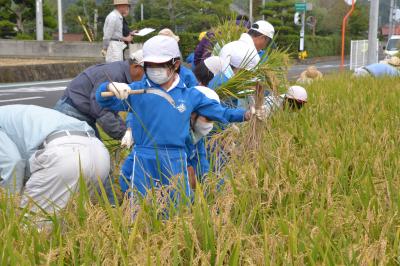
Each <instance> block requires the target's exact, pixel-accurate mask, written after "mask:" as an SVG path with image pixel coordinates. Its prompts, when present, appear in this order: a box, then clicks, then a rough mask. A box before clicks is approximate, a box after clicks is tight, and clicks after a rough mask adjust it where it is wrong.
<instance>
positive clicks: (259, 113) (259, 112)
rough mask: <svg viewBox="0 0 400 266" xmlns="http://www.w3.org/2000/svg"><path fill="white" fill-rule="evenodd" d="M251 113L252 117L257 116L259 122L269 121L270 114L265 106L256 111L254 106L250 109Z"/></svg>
mask: <svg viewBox="0 0 400 266" xmlns="http://www.w3.org/2000/svg"><path fill="white" fill-rule="evenodd" d="M250 113H251V115H252V116H256V118H257V119H258V120H261V121H262V120H265V119H267V117H268V112H267V109H266V107H265V105H263V106H262V107H261V108H259V109H256V108H255V107H254V105H253V106H251V107H250Z"/></svg>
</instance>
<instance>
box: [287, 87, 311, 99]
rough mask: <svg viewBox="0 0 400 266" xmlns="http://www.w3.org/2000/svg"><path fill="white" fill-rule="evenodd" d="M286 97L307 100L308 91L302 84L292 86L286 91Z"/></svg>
mask: <svg viewBox="0 0 400 266" xmlns="http://www.w3.org/2000/svg"><path fill="white" fill-rule="evenodd" d="M286 98H289V99H293V100H297V101H302V102H307V91H306V89H304V88H303V87H301V86H291V87H290V88H289V89H288V91H287V93H286Z"/></svg>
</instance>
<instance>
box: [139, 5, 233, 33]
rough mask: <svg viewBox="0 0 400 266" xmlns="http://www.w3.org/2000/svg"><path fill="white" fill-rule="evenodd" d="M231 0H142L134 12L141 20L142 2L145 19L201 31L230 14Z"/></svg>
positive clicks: (182, 29) (183, 29)
mask: <svg viewBox="0 0 400 266" xmlns="http://www.w3.org/2000/svg"><path fill="white" fill-rule="evenodd" d="M231 2H232V1H231V0H213V1H203V0H141V1H139V3H138V4H137V5H136V7H135V10H134V14H135V19H136V20H137V21H139V20H140V4H143V5H144V18H145V20H149V19H151V20H152V21H153V22H155V21H157V20H159V21H160V24H159V25H158V27H159V28H161V27H165V26H166V25H163V24H161V22H164V21H166V20H167V21H169V23H168V24H169V25H171V27H172V30H175V31H190V32H199V31H202V30H206V29H209V28H210V27H211V26H212V25H213V24H215V23H216V22H218V19H219V18H220V19H223V18H225V17H228V16H229V15H230V9H229V8H227V7H229V5H230V3H231Z"/></svg>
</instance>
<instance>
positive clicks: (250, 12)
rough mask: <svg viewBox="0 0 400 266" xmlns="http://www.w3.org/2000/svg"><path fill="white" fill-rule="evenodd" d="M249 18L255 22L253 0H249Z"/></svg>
mask: <svg viewBox="0 0 400 266" xmlns="http://www.w3.org/2000/svg"><path fill="white" fill-rule="evenodd" d="M249 19H250V23H253V0H249Z"/></svg>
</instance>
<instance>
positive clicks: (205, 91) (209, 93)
mask: <svg viewBox="0 0 400 266" xmlns="http://www.w3.org/2000/svg"><path fill="white" fill-rule="evenodd" d="M195 89H196V90H198V91H199V92H201V93H203V94H204V95H205V96H206V97H207V98H209V99H211V100H216V101H217V102H218V103H220V102H221V101H220V99H219V96H218V94H217V93H216V92H215V91H213V90H212V89H210V88H207V87H204V86H196V87H195Z"/></svg>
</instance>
